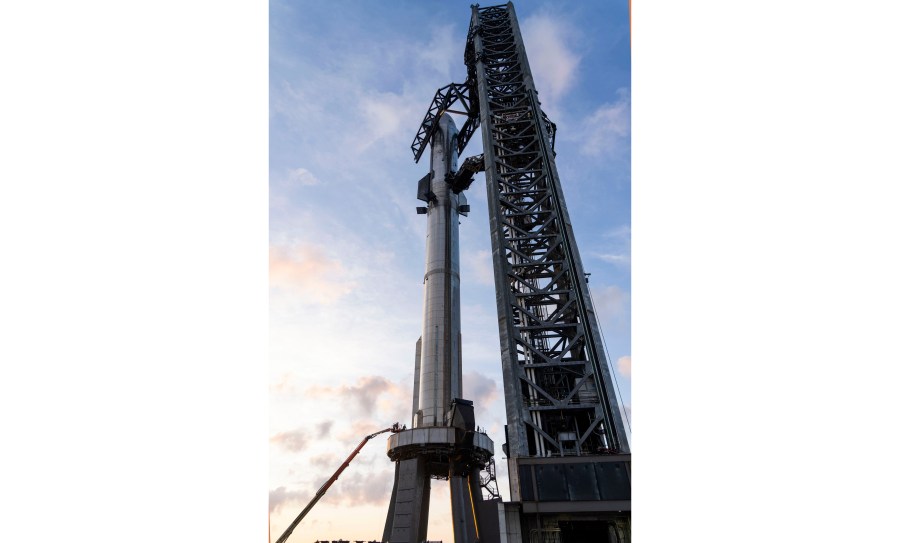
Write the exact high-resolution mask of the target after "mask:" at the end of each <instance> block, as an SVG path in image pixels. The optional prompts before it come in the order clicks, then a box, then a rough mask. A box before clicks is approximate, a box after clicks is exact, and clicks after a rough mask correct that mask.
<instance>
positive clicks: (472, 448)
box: [382, 114, 496, 543]
mask: <svg viewBox="0 0 900 543" xmlns="http://www.w3.org/2000/svg"><path fill="white" fill-rule="evenodd" d="M435 122H437V123H438V130H437V131H436V132H435V133H434V135H433V136H432V138H431V164H430V171H429V173H428V174H426V175H425V177H423V178H422V179H421V180H420V181H419V186H418V198H419V199H420V200H422V201H423V202H425V203H426V204H427V206H425V207H419V208H418V211H419V213H420V214H424V215H426V220H427V223H428V224H427V230H426V241H425V277H424V287H425V295H424V302H423V311H422V336H421V337H420V338H419V341H418V342H417V343H416V362H415V373H414V385H413V405H412V428H410V429H409V430H405V431H402V432H399V433H396V434H394V435H392V436H391V437H390V438H389V439H388V444H387V448H388V456H389V457H390V458H391V459H392V460H393V461H394V462H396V471H395V476H394V489H393V492H392V494H391V501H390V507H389V509H388V515H387V521H386V523H385V529H384V537H383V539H382V541H390V542H391V543H420V542H421V541H424V540H425V539H426V535H427V534H426V532H427V525H428V508H429V501H430V491H431V481H430V480H431V479H432V478H437V479H447V480H448V481H449V483H450V501H451V514H452V517H453V519H452V520H453V530H454V540H455V542H456V543H471V542H475V541H482V542H485V541H487V540H489V539H492V538H485V537H484V535H486V534H481V533H479V531H480V530H479V529H480V527H479V518H480V517H482V516H484V514H485V513H483V511H490V510H491V507H489V506H488V507H485V505H484V504H483V503H482V494H481V487H480V484H481V483H480V475H481V470H482V469H483V468H484V467H485V465H486V463H487V462H488V461H489V460H490V458H491V456H493V450H494V444H493V442H492V441H491V439H490V438H489V437H488V436H487V434H485V433H483V432H480V431H478V429H477V428H476V426H475V415H474V407H473V404H472V402H471V401H468V400H465V399H463V397H462V394H463V390H462V356H461V352H460V343H461V335H460V298H459V284H460V277H459V216H460V214H463V215H464V214H466V213H467V211H468V206H467V204H466V199H465V196H464V195H463V192H462V191H459V193H456V192H454V190H453V188H452V186H451V182H452V180H453V178H454V175H455V173H456V169H457V151H456V137H457V128H456V125H455V124H454V123H453V119H451V118H450V116H449V115H446V114H445V115H441V116H440V117H438V119H436V120H435ZM484 503H487V502H484ZM493 509H496V506H494V508H493ZM487 514H490V513H489V512H488V513H487Z"/></svg>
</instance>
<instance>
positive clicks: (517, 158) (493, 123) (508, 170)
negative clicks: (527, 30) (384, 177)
mask: <svg viewBox="0 0 900 543" xmlns="http://www.w3.org/2000/svg"><path fill="white" fill-rule="evenodd" d="M465 59H466V65H467V67H468V73H469V77H468V79H469V81H475V82H477V85H476V88H477V98H476V94H475V93H472V92H471V91H470V94H469V96H470V99H469V103H468V105H469V108H467V111H469V112H470V114H471V111H472V110H471V109H470V108H471V107H472V106H474V105H475V104H477V105H478V107H479V115H480V124H481V129H482V137H483V141H484V168H485V177H486V183H487V188H488V202H489V213H490V220H491V242H492V245H493V254H494V274H495V280H496V288H497V307H498V315H499V320H500V341H501V353H502V363H503V375H504V388H505V394H506V397H507V421H508V446H509V450H508V454H509V456H510V457H528V456H541V457H546V456H570V455H591V454H601V453H614V452H623V453H624V452H629V447H628V442H627V439H626V438H625V433H624V426H623V423H622V419H621V414H620V411H619V406H618V404H617V401H616V397H615V393H614V391H613V384H612V382H611V375H610V370H609V363H608V361H607V359H606V356H605V349H604V348H603V344H602V340H601V336H600V332H599V327H598V324H597V320H596V316H595V314H594V309H593V307H592V305H591V301H590V296H589V292H588V288H587V281H586V279H585V275H584V270H583V268H582V264H581V259H580V257H579V255H578V250H577V248H576V246H575V238H574V235H573V233H572V227H571V223H570V221H569V217H568V211H567V209H566V205H565V202H564V200H563V194H562V188H561V187H560V184H559V175H558V173H557V171H556V165H555V163H554V156H555V154H556V153H555V151H554V139H555V134H556V125H554V124H553V123H552V122H551V121H550V119H549V118H548V117H547V115H546V114H544V112H543V111H542V110H541V108H540V102H539V101H538V99H537V91H536V90H535V88H534V82H533V80H532V77H531V72H530V69H529V67H528V61H527V58H526V56H525V49H524V46H523V44H522V39H521V34H520V32H519V28H518V23H517V22H516V18H515V13H514V11H513V7H512V4H507V5H503V6H495V7H485V8H480V7H478V5H474V6H473V7H472V20H471V24H470V27H469V33H468V40H467V44H466V53H465ZM448 87H449V88H448ZM448 87H444V88H443V89H441V90H440V91H438V94H437V95H436V96H435V100H434V102H433V103H432V108H431V109H429V113H428V115H426V118H425V122H423V124H422V128H421V129H420V135H417V139H416V142H417V143H418V142H419V141H422V142H425V141H427V139H428V137H429V134H430V132H428V127H431V126H433V125H434V124H435V123H434V122H433V119H434V118H436V116H438V115H439V114H440V112H441V111H442V110H444V109H446V107H447V106H445V104H447V103H450V101H451V100H452V99H453V96H456V95H457V94H459V97H460V98H461V97H462V93H461V88H459V87H462V86H453V85H451V86H448ZM467 88H468V87H467ZM429 120H431V123H430V124H428V123H429ZM467 124H469V123H467ZM473 126H474V124H473ZM421 146H424V143H422V144H421ZM421 146H420V147H421ZM413 151H414V152H416V143H414V144H413ZM418 152H419V153H421V148H420V149H419V151H418ZM417 156H418V155H417Z"/></svg>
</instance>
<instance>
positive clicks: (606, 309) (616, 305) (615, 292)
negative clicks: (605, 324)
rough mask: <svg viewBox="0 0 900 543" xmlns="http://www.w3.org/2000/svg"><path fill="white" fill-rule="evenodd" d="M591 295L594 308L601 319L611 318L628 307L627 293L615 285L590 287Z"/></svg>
mask: <svg viewBox="0 0 900 543" xmlns="http://www.w3.org/2000/svg"><path fill="white" fill-rule="evenodd" d="M591 297H592V299H593V300H594V309H595V310H596V311H597V313H598V314H599V316H600V317H601V319H603V320H610V319H613V318H615V317H617V316H619V315H621V314H622V313H623V312H624V311H625V310H626V309H627V308H628V298H629V296H628V293H627V292H625V291H624V290H622V289H620V288H619V287H617V286H615V285H609V286H605V287H602V288H599V289H595V288H591Z"/></svg>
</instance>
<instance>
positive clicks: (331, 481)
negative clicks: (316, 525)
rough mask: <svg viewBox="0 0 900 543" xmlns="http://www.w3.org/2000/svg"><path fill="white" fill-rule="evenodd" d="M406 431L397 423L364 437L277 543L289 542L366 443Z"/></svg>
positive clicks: (404, 427)
mask: <svg viewBox="0 0 900 543" xmlns="http://www.w3.org/2000/svg"><path fill="white" fill-rule="evenodd" d="M405 429H406V426H405V425H404V426H403V427H401V426H400V423H399V422H395V423H394V425H393V426H391V427H390V428H385V429H384V430H379V431H377V432H375V433H374V434H369V435H367V436H366V437H364V438H363V440H362V441H360V442H359V445H357V446H356V448H355V449H353V452H352V453H350V456H348V457H347V459H346V460H344V463H343V464H341V466H340V467H339V468H338V469H337V471H335V472H334V474H333V475H332V476H331V478H329V479H328V480H327V481H325V484H323V485H322V486H321V488H319V490H317V491H316V495H315V496H313V499H312V500H310V502H309V503H308V504H306V507H304V508H303V511H300V514H299V515H297V518H295V519H294V522H292V523H291V525H290V526H288V527H287V530H285V531H284V533H283V534H281V537H279V538H278V540H277V541H276V542H275V543H284V542H285V541H287V538H288V537H290V535H291V533H292V532H293V531H294V528H296V527H297V525H298V524H300V521H301V520H303V517H305V516H306V514H307V513H309V511H310V510H311V509H312V508H313V506H314V505H316V503H318V501H319V500H320V499H321V498H322V496H324V495H325V492H327V491H328V488H329V487H331V485H333V484H334V482H335V481H337V480H338V477H340V475H341V473H342V472H343V471H344V470H345V469H347V466H349V465H350V462H352V461H353V459H354V458H356V455H358V454H359V451H361V450H362V448H363V447H364V446H365V444H366V443H368V442H369V440H370V439H372V438H373V437H375V436H377V435H379V434H383V433H385V432H399V431H401V430H405Z"/></svg>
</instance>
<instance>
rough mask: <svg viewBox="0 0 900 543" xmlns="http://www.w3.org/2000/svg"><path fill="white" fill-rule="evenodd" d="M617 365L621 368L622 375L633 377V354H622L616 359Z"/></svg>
mask: <svg viewBox="0 0 900 543" xmlns="http://www.w3.org/2000/svg"><path fill="white" fill-rule="evenodd" d="M616 367H617V368H619V374H620V375H622V376H624V377H631V355H628V356H622V357H620V358H619V359H618V360H616Z"/></svg>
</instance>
